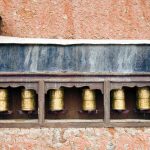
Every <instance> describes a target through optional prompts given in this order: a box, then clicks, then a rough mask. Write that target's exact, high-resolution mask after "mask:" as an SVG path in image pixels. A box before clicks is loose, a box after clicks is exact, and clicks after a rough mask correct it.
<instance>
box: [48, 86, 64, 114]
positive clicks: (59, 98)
mask: <svg viewBox="0 0 150 150" xmlns="http://www.w3.org/2000/svg"><path fill="white" fill-rule="evenodd" d="M49 108H50V110H51V111H61V110H63V109H64V90H63V89H62V88H60V89H54V90H51V92H50V107H49Z"/></svg>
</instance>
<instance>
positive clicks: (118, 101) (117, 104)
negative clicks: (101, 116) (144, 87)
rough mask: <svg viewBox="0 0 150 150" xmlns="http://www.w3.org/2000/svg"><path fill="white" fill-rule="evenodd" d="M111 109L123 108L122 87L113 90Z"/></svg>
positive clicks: (123, 94) (123, 96) (124, 106)
mask: <svg viewBox="0 0 150 150" xmlns="http://www.w3.org/2000/svg"><path fill="white" fill-rule="evenodd" d="M112 109H114V110H125V109H126V105H125V93H124V90H123V89H117V90H114V91H113V95H112Z"/></svg>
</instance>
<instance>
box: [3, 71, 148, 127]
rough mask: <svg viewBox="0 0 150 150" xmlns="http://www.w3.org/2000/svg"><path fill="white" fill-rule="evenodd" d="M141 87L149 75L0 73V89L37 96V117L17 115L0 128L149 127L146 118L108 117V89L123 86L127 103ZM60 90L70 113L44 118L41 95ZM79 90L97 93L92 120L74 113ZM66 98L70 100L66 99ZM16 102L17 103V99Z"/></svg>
mask: <svg viewBox="0 0 150 150" xmlns="http://www.w3.org/2000/svg"><path fill="white" fill-rule="evenodd" d="M142 86H150V74H144V75H142V74H138V73H137V74H112V75H111V74H87V75H86V74H65V73H62V74H58V75H54V74H50V73H49V74H48V73H47V74H44V73H43V74H41V73H40V74H38V73H37V74H14V73H12V74H11V73H6V74H3V75H1V74H0V87H5V88H6V87H8V88H9V89H10V90H11V89H12V90H14V89H15V90H16V91H15V93H16V94H17V93H19V89H20V88H21V87H24V88H26V89H33V90H35V91H36V93H37V95H38V103H37V110H38V111H37V112H38V114H37V117H35V118H34V117H33V118H32V119H29V118H28V117H25V116H19V117H16V118H15V117H14V118H11V119H10V118H6V119H1V120H0V127H2V128H4V127H6V128H7V127H9V128H10V127H19V128H31V127H35V128H36V127H150V119H149V116H148V119H144V118H141V117H140V115H138V114H136V113H135V114H129V116H130V117H120V118H117V117H118V116H117V115H116V114H113V115H114V116H113V115H112V113H113V112H112V110H111V107H110V106H111V99H110V91H111V90H113V89H117V88H122V87H124V88H125V89H126V92H129V93H130V94H129V95H130V96H129V97H128V99H129V100H128V99H127V100H128V104H129V103H130V102H131V100H132V102H134V100H135V98H134V96H135V87H142ZM60 87H64V88H65V93H66V100H65V104H66V109H68V111H69V109H70V110H72V111H70V112H69V113H68V114H65V115H64V116H60V117H57V116H48V115H47V114H46V112H47V109H48V108H47V107H46V106H47V105H48V104H47V101H48V98H47V96H45V95H46V94H47V92H48V91H49V90H50V89H57V88H60ZM83 87H89V88H91V89H93V90H96V91H97V98H98V99H97V102H98V103H99V104H98V105H97V109H99V110H100V112H99V113H98V114H96V116H94V117H89V116H88V115H83V116H82V115H79V114H78V111H77V110H78V109H79V110H80V108H81V90H82V88H83ZM16 94H15V95H16ZM16 97H17V96H16ZM16 97H15V96H14V98H13V99H15V100H16V99H17V98H16ZM70 97H73V99H71V100H70ZM17 100H18V101H19V99H17ZM131 104H134V103H131ZM18 105H19V103H18ZM11 106H12V105H11ZM129 108H130V107H129ZM14 109H15V107H14ZM17 109H18V106H17ZM148 115H150V114H148ZM112 116H113V117H112Z"/></svg>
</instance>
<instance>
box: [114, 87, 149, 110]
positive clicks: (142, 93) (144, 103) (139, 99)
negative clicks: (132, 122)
mask: <svg viewBox="0 0 150 150" xmlns="http://www.w3.org/2000/svg"><path fill="white" fill-rule="evenodd" d="M136 108H137V109H138V110H149V109H150V89H149V88H148V87H139V88H137V91H136ZM112 109H114V110H126V98H125V92H124V90H123V89H117V90H114V91H113V93H112Z"/></svg>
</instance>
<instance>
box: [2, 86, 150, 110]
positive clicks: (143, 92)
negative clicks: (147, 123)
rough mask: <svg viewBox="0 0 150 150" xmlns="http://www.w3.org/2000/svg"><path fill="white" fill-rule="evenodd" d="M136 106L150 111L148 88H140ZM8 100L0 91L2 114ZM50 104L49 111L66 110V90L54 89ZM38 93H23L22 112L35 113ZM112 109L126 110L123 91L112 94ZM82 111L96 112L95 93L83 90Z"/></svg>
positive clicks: (6, 107) (24, 91) (51, 93)
mask: <svg viewBox="0 0 150 150" xmlns="http://www.w3.org/2000/svg"><path fill="white" fill-rule="evenodd" d="M136 97H137V100H136V105H137V109H139V110H149V109H150V89H149V88H148V87H140V88H138V89H137V92H136ZM8 99H9V93H8V90H7V89H0V112H3V111H8ZM49 99H50V103H49V109H50V110H51V111H61V110H63V109H64V90H63V88H60V89H54V90H51V91H50V95H49ZM35 100H36V93H35V91H34V90H25V89H23V90H22V91H21V110H22V111H34V110H35V109H36V106H35ZM112 109H114V110H125V109H126V99H125V92H124V90H123V89H117V90H114V91H113V93H112ZM82 110H83V111H94V110H96V96H95V91H94V90H91V89H88V88H86V89H83V90H82Z"/></svg>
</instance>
